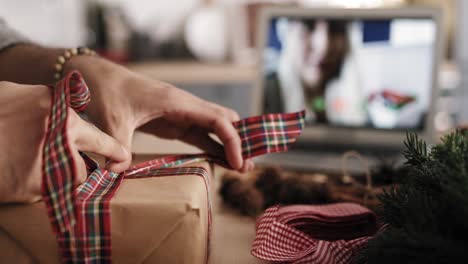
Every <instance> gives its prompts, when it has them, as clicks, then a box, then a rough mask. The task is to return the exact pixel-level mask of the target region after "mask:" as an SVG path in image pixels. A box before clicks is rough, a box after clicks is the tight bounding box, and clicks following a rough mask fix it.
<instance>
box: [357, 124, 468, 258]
mask: <svg viewBox="0 0 468 264" xmlns="http://www.w3.org/2000/svg"><path fill="white" fill-rule="evenodd" d="M405 146H406V150H405V152H404V156H405V158H406V160H407V162H406V166H407V169H408V175H407V177H406V178H404V179H402V182H401V183H400V185H399V186H398V187H394V188H390V189H388V190H386V191H385V192H384V193H383V194H381V195H380V196H379V199H380V201H381V203H382V205H381V209H380V212H379V213H380V216H381V217H382V220H383V222H384V224H385V226H386V227H385V228H384V229H383V230H382V231H381V232H380V233H378V234H377V235H376V236H375V237H374V238H373V239H371V240H370V241H369V244H368V246H367V247H366V248H365V249H364V250H363V251H362V252H361V253H360V255H359V256H358V257H357V259H356V261H357V262H359V263H380V264H385V263H468V134H467V133H463V132H460V131H457V132H454V133H452V134H450V135H448V136H446V137H444V138H443V139H442V143H441V144H438V145H434V146H431V147H428V146H427V145H426V143H425V142H424V141H423V140H421V139H419V138H418V137H417V136H416V135H415V134H408V135H407V139H406V141H405Z"/></svg>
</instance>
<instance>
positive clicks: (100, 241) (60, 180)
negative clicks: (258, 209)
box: [42, 71, 305, 263]
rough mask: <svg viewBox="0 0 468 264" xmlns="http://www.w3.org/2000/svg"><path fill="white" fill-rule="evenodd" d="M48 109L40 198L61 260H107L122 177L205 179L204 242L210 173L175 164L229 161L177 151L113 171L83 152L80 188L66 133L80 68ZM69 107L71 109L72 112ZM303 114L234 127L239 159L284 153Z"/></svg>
mask: <svg viewBox="0 0 468 264" xmlns="http://www.w3.org/2000/svg"><path fill="white" fill-rule="evenodd" d="M51 90H52V92H51V105H52V107H51V111H50V114H49V120H48V126H47V127H48V129H47V131H46V134H45V141H44V151H43V157H42V160H43V163H42V169H43V177H42V178H43V180H42V196H43V200H44V202H45V204H46V207H47V212H48V215H49V219H50V223H51V225H52V230H53V231H54V233H55V234H56V236H57V241H58V245H59V251H60V257H61V261H62V262H63V263H111V262H112V257H111V256H112V255H111V253H112V250H111V249H112V247H111V218H110V200H111V199H112V197H113V195H114V194H115V192H116V191H117V190H118V188H119V186H120V184H121V182H122V180H124V179H129V180H130V179H138V178H142V177H163V176H175V175H197V176H200V177H202V178H203V180H204V182H205V186H206V188H207V195H208V209H209V210H208V224H209V229H208V241H209V237H210V235H209V234H210V230H211V199H210V197H209V195H210V193H209V191H208V185H209V177H208V175H209V174H208V172H207V171H206V170H205V169H204V168H202V167H178V166H180V165H183V164H190V163H193V162H197V161H210V162H215V163H217V164H220V165H222V166H225V167H228V165H227V162H226V161H225V160H223V159H220V158H218V157H214V156H210V155H208V154H195V155H176V156H167V157H163V158H160V159H155V160H150V161H147V162H144V163H141V164H138V165H136V166H133V167H131V168H130V169H128V170H127V171H125V172H123V173H121V174H117V173H113V172H110V171H107V170H105V169H103V168H100V167H99V165H98V164H97V163H96V162H95V161H94V160H92V159H91V158H89V157H88V156H86V155H85V154H83V153H82V157H83V159H84V160H85V164H86V166H87V169H88V172H89V173H90V174H89V176H88V178H87V179H86V181H85V182H84V183H83V184H82V185H80V186H79V187H78V188H75V187H74V183H75V179H76V177H77V176H76V173H77V172H76V161H75V160H74V159H73V157H72V155H71V153H72V152H71V150H70V145H69V141H68V135H67V118H68V113H69V111H73V110H75V111H77V112H80V111H83V110H84V109H85V108H86V106H87V104H88V103H89V101H90V92H89V89H88V87H87V86H86V84H85V82H84V80H83V78H82V76H81V75H80V73H79V72H77V71H74V72H71V73H70V74H68V75H67V76H66V77H65V78H64V79H62V80H61V81H59V82H58V83H57V84H56V85H55V87H51ZM70 107H71V108H72V109H73V110H71V109H70ZM304 116H305V112H304V111H301V112H297V113H289V114H267V115H263V116H257V117H251V118H247V119H244V120H240V121H238V122H234V123H233V126H234V127H235V128H236V129H237V131H238V133H239V136H240V137H241V142H242V151H243V152H242V155H243V158H244V159H246V158H250V157H254V156H258V155H262V154H266V153H273V152H279V151H286V150H287V149H288V145H289V144H291V143H293V142H294V141H295V140H296V138H297V137H298V136H299V135H300V133H301V131H302V129H303V128H304Z"/></svg>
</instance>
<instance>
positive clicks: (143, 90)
mask: <svg viewBox="0 0 468 264" xmlns="http://www.w3.org/2000/svg"><path fill="white" fill-rule="evenodd" d="M71 70H78V71H80V72H81V74H82V75H83V77H84V79H85V81H86V83H87V84H88V86H89V88H90V90H91V103H90V104H89V106H88V108H87V109H86V111H85V113H86V114H87V116H88V117H89V119H90V120H91V121H92V122H93V123H94V124H96V126H98V127H99V128H100V129H102V130H103V131H104V132H106V133H108V134H109V135H111V136H112V137H114V138H115V139H117V140H118V141H119V142H120V143H122V144H123V145H125V146H126V147H127V148H128V149H130V148H131V143H132V137H133V133H134V131H135V129H137V128H140V129H141V130H142V131H144V132H146V133H150V134H153V135H155V136H158V137H162V138H167V139H179V140H182V141H184V142H187V143H189V144H192V145H194V146H196V147H198V148H200V149H202V150H204V151H206V152H208V153H211V154H214V155H218V156H225V157H226V159H227V161H228V162H229V164H230V165H231V167H233V168H234V169H236V170H240V171H244V172H245V171H248V170H251V169H253V166H254V165H253V162H252V161H251V160H247V161H243V159H242V154H241V142H240V138H239V135H238V133H237V131H236V130H235V128H234V127H233V126H232V122H234V121H237V120H239V116H238V114H237V113H236V112H235V111H233V110H231V109H228V108H225V107H222V106H219V105H216V104H214V103H210V102H207V101H204V100H202V99H200V98H198V97H195V96H193V95H191V94H190V93H187V92H185V91H183V90H181V89H178V88H176V87H174V86H172V85H170V84H167V83H163V82H158V81H154V80H150V79H147V78H144V77H142V76H140V75H138V74H136V73H133V72H130V71H129V70H127V69H125V68H124V67H121V66H119V65H116V64H114V63H111V62H109V61H106V60H104V59H102V58H98V57H90V56H77V57H74V58H72V59H71V60H70V61H68V62H67V64H66V67H65V74H66V73H67V72H70V71H71ZM209 133H214V134H215V135H216V136H217V137H218V138H219V139H220V140H221V142H222V143H223V145H221V144H219V143H218V142H216V141H215V140H213V139H212V138H211V137H210V136H209ZM168 151H170V150H168ZM113 167H114V165H112V166H111V167H110V168H113ZM118 168H120V167H118Z"/></svg>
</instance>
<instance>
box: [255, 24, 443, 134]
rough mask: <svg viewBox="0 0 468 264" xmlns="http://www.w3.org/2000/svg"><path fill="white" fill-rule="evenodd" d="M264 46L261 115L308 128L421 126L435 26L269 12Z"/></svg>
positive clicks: (428, 98)
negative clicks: (302, 114) (302, 119)
mask: <svg viewBox="0 0 468 264" xmlns="http://www.w3.org/2000/svg"><path fill="white" fill-rule="evenodd" d="M268 27H269V28H268V30H267V40H266V45H265V47H264V49H263V56H262V57H263V62H262V67H263V76H264V80H263V83H264V97H263V98H264V100H263V102H264V105H263V109H264V112H291V111H297V110H300V109H303V108H306V109H307V111H308V113H307V116H308V120H307V122H308V125H315V124H321V125H329V126H339V127H357V128H375V129H410V130H423V129H424V124H425V117H426V115H427V113H428V112H429V109H428V108H429V106H430V103H431V93H432V86H433V76H432V74H433V63H434V61H433V60H434V48H435V47H434V46H435V37H436V23H435V22H434V21H433V20H432V19H429V18H427V19H425V18H415V19H408V18H395V19H390V20H356V19H350V20H346V19H339V20H338V19H321V18H317V19H309V18H300V17H274V18H272V19H271V20H270V21H269V26H268Z"/></svg>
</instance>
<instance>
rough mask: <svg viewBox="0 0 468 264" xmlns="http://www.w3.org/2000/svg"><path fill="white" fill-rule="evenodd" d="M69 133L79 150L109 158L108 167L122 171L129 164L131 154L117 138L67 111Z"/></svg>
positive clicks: (73, 112) (74, 113)
mask: <svg viewBox="0 0 468 264" xmlns="http://www.w3.org/2000/svg"><path fill="white" fill-rule="evenodd" d="M69 113H70V116H69V121H68V122H69V123H68V129H69V134H70V135H71V136H72V139H73V140H74V143H75V144H76V148H77V149H78V150H80V151H87V152H92V153H95V154H99V155H102V156H105V157H106V158H109V159H111V160H112V161H113V162H114V163H112V164H111V166H110V167H108V169H110V170H111V171H113V172H117V173H119V172H122V171H124V170H125V169H127V168H128V167H129V165H130V161H131V155H130V153H129V152H128V151H127V150H126V148H125V147H123V146H122V145H121V144H120V143H119V142H118V141H117V140H115V139H114V138H112V137H110V136H108V135H107V134H105V133H104V132H102V131H100V130H99V129H98V128H96V127H95V126H93V125H91V124H90V123H88V122H86V121H84V120H83V119H81V118H80V117H79V116H78V114H77V113H76V112H75V111H73V110H71V109H70V111H69Z"/></svg>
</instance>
